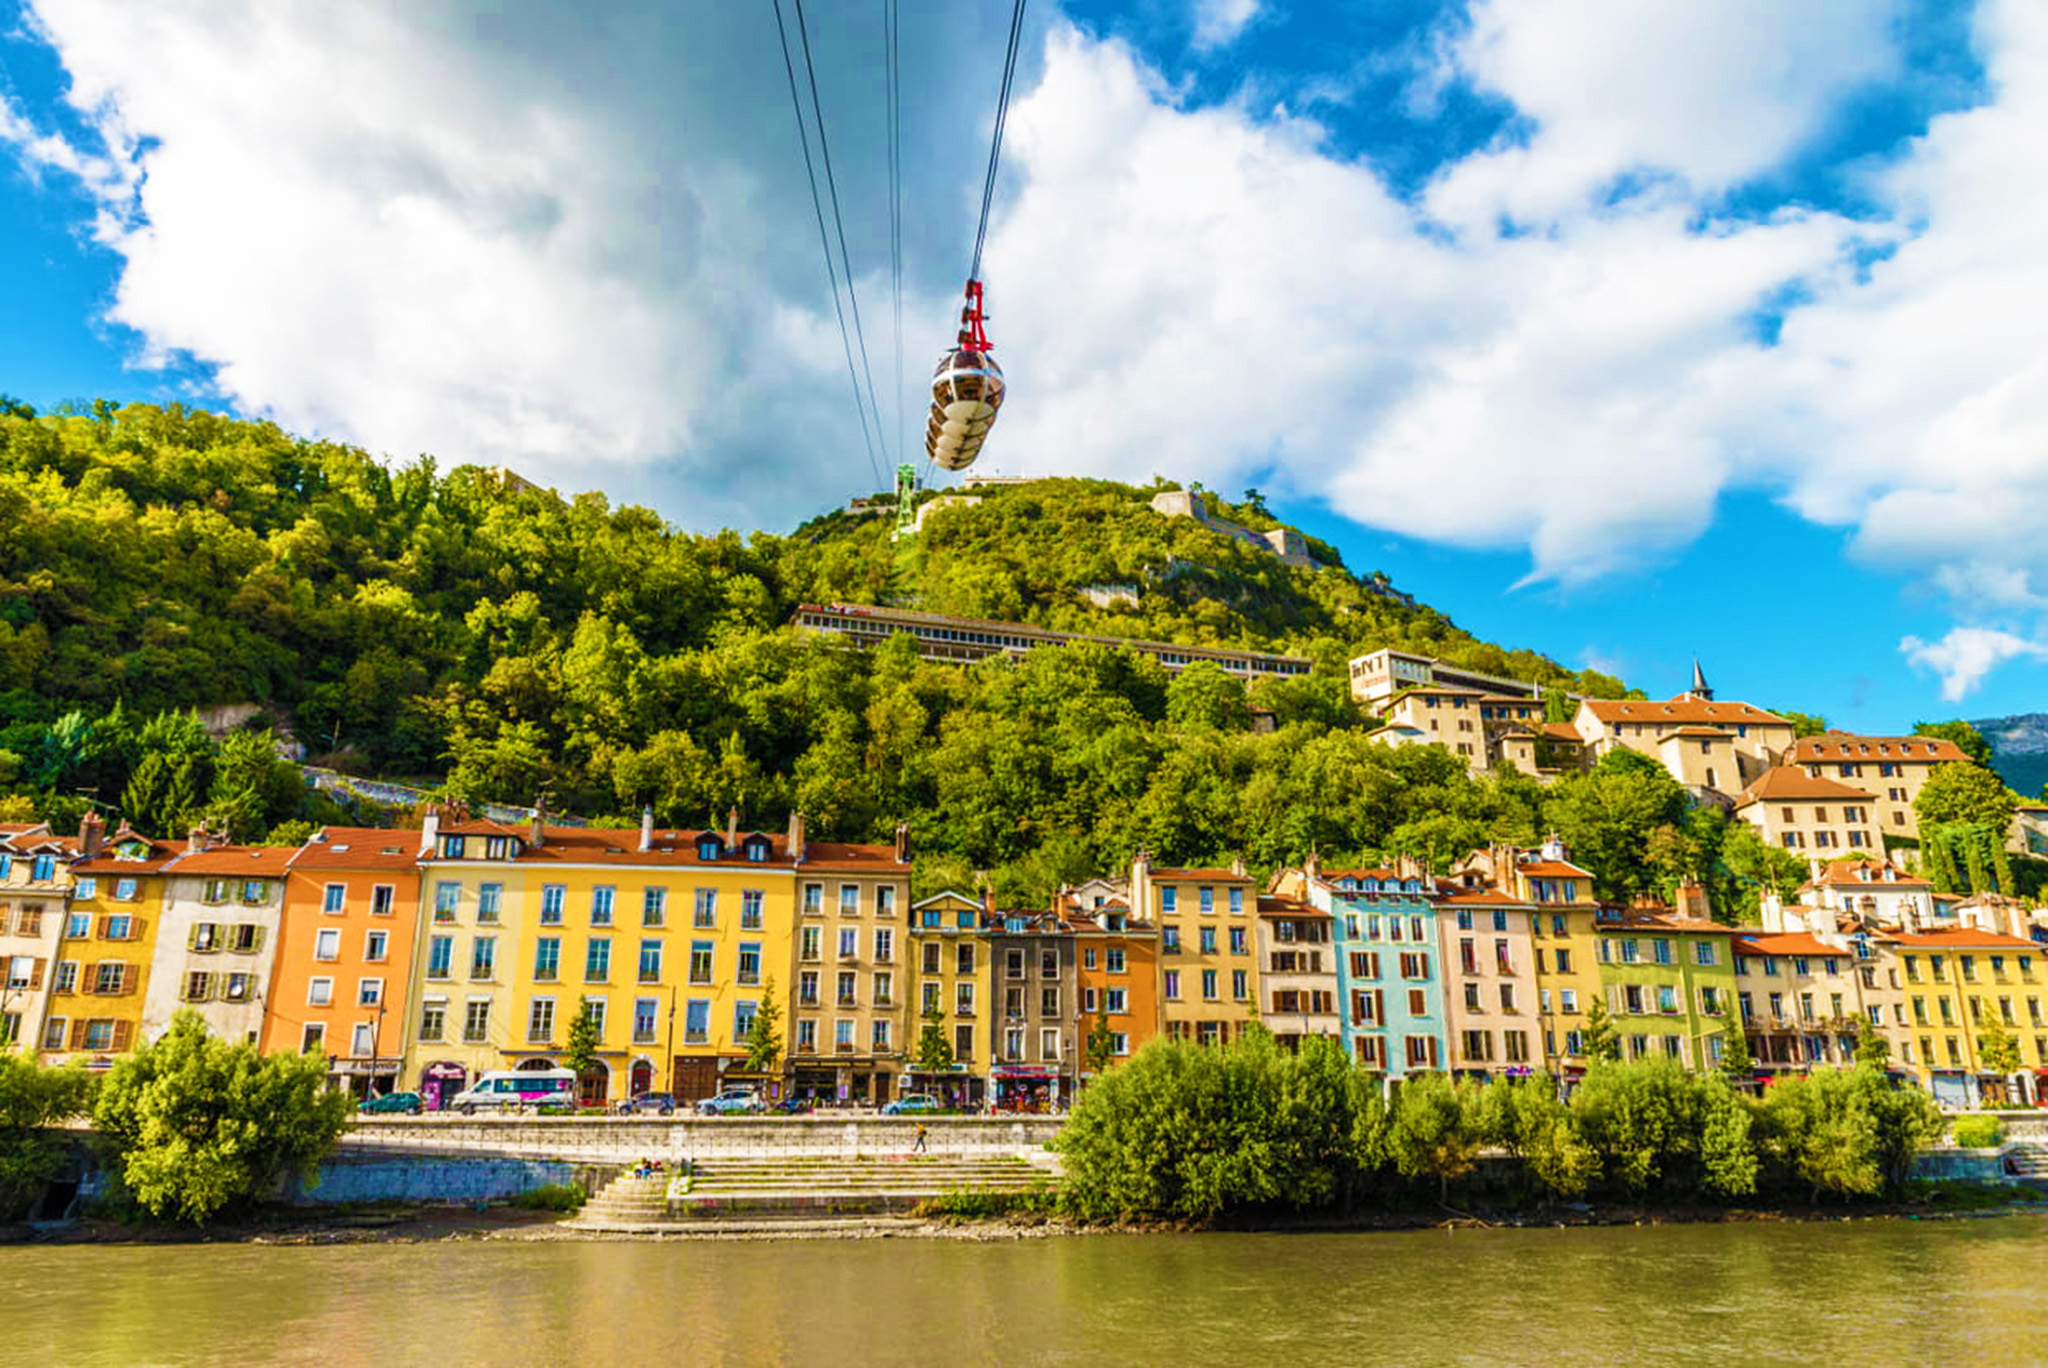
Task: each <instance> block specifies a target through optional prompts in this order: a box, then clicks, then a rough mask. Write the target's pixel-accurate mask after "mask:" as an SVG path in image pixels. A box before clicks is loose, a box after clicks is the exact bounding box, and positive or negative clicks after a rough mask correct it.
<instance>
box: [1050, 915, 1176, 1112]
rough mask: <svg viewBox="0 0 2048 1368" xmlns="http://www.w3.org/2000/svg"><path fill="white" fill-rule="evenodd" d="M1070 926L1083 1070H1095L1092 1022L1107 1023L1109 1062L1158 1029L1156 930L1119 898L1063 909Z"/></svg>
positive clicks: (1087, 1072)
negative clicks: (1109, 1048) (1091, 1045)
mask: <svg viewBox="0 0 2048 1368" xmlns="http://www.w3.org/2000/svg"><path fill="white" fill-rule="evenodd" d="M1067 923H1068V925H1070V926H1071V927H1073V929H1074V963H1075V969H1074V973H1075V978H1076V982H1077V985H1078V987H1079V988H1080V999H1081V1004H1080V1005H1081V1075H1082V1078H1083V1079H1084V1080H1085V1079H1086V1078H1087V1077H1089V1076H1090V1075H1092V1074H1094V1073H1096V1072H1097V1071H1098V1070H1097V1069H1096V1067H1095V1063H1096V1061H1095V1060H1094V1059H1093V1058H1092V1057H1091V1056H1090V1053H1089V1041H1090V1039H1091V1037H1092V1036H1093V1034H1094V1032H1095V1029H1096V1023H1097V1022H1098V1021H1100V1022H1102V1023H1103V1024H1104V1025H1106V1026H1107V1027H1108V1028H1109V1032H1110V1039H1111V1041H1112V1042H1113V1045H1112V1049H1111V1055H1110V1060H1109V1062H1110V1063H1111V1064H1112V1065H1114V1064H1121V1063H1122V1062H1123V1061H1124V1060H1126V1059H1129V1058H1130V1057H1131V1056H1132V1055H1134V1054H1136V1053H1137V1052H1138V1051H1140V1050H1142V1049H1144V1048H1145V1046H1146V1045H1147V1043H1149V1042H1150V1041H1151V1040H1152V1038H1153V1037H1154V1036H1156V1035H1158V1034H1159V932H1158V930H1157V928H1155V927H1154V926H1153V925H1152V924H1151V923H1150V922H1146V921H1141V920H1139V919H1137V918H1135V917H1133V916H1132V915H1131V913H1130V909H1129V908H1128V907H1126V906H1125V904H1124V902H1123V900H1122V899H1120V898H1112V899H1110V900H1108V901H1107V902H1104V903H1103V904H1101V905H1100V906H1098V907H1093V908H1090V909H1088V910H1087V911H1085V912H1083V911H1072V912H1069V913H1068V914H1067Z"/></svg>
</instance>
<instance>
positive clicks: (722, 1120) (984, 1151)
mask: <svg viewBox="0 0 2048 1368" xmlns="http://www.w3.org/2000/svg"><path fill="white" fill-rule="evenodd" d="M919 1124H920V1122H919V1120H918V1119H917V1118H914V1117H894V1116H851V1117H848V1116H829V1115H828V1116H789V1117H758V1118H757V1117H672V1118H668V1119H662V1118H658V1117H629V1116H620V1117H608V1116H607V1117H595V1116H592V1117H574V1116H492V1117H484V1116H477V1117H443V1116H416V1117H415V1116H379V1117H364V1118H362V1119H360V1120H358V1121H357V1122H356V1123H355V1124H354V1125H353V1126H351V1127H350V1128H349V1130H348V1133H347V1134H346V1135H345V1136H343V1137H342V1145H343V1147H344V1153H378V1154H387V1155H402V1154H437V1155H450V1156H454V1155H492V1156H499V1157H504V1158H514V1159H547V1160H567V1161H571V1162H578V1163H631V1162H633V1161H634V1160H636V1159H639V1158H642V1157H646V1158H657V1157H658V1158H663V1159H672V1160H681V1159H720V1158H776V1157H791V1158H796V1157H802V1156H806V1155H815V1156H818V1157H820V1158H856V1157H859V1156H862V1155H880V1154H901V1153H905V1152H907V1151H908V1150H909V1149H910V1147H911V1145H912V1144H914V1143H915V1142H916V1138H917V1127H918V1125H919ZM922 1124H923V1126H924V1127H925V1132H926V1134H925V1148H926V1150H927V1151H929V1152H930V1153H933V1154H952V1155H963V1156H968V1155H972V1156H993V1155H1017V1156H1019V1157H1025V1158H1028V1157H1031V1156H1033V1155H1043V1154H1044V1152H1045V1143H1046V1142H1047V1141H1048V1140H1050V1139H1052V1138H1053V1137H1054V1136H1056V1135H1058V1134H1059V1131H1060V1127H1061V1125H1062V1124H1064V1123H1063V1122H1062V1120H1061V1119H1059V1118H1057V1117H1036V1116H1035V1117H1029V1118H1016V1119H1011V1118H1003V1117H996V1118H989V1117H977V1116H934V1117H927V1118H924V1119H923V1121H922Z"/></svg>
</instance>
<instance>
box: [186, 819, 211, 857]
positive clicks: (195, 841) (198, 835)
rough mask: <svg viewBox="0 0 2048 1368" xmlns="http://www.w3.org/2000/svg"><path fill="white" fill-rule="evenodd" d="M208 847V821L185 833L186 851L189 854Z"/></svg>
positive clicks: (195, 853) (194, 853)
mask: <svg viewBox="0 0 2048 1368" xmlns="http://www.w3.org/2000/svg"><path fill="white" fill-rule="evenodd" d="M206 848H207V844H206V823H204V822H201V823H200V824H199V825H198V826H196V827H193V828H192V829H191V830H190V831H188V832H186V833H185V853H186V854H187V855H197V854H198V853H199V852H200V851H202V850H205V849H206Z"/></svg>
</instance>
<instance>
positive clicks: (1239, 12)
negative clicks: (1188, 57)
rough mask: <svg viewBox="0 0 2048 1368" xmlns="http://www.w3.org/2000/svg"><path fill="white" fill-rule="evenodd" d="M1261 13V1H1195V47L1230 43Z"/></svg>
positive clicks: (1204, 48)
mask: <svg viewBox="0 0 2048 1368" xmlns="http://www.w3.org/2000/svg"><path fill="white" fill-rule="evenodd" d="M1258 15H1259V0H1195V36H1194V46H1195V50H1196V51H1197V52H1211V51H1214V50H1215V49H1217V48H1220V47H1227V46H1229V45H1230V44H1232V43H1234V42H1236V41H1237V39H1238V35H1239V34H1241V33H1243V32H1244V31H1245V28H1246V26H1247V25H1249V24H1250V23H1251V21H1252V20H1254V19H1256V18H1258Z"/></svg>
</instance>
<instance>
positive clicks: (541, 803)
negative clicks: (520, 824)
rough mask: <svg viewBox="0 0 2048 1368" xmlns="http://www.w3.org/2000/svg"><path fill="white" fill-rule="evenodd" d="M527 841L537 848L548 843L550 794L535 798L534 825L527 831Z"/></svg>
mask: <svg viewBox="0 0 2048 1368" xmlns="http://www.w3.org/2000/svg"><path fill="white" fill-rule="evenodd" d="M526 843H527V844H528V845H530V846H532V847H534V848H535V849H536V850H537V849H539V848H540V847H541V846H544V845H546V844H547V843H548V796H547V794H545V793H542V794H539V795H538V796H536V797H535V798H534V800H533V826H532V828H531V829H529V830H528V831H527V833H526Z"/></svg>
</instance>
